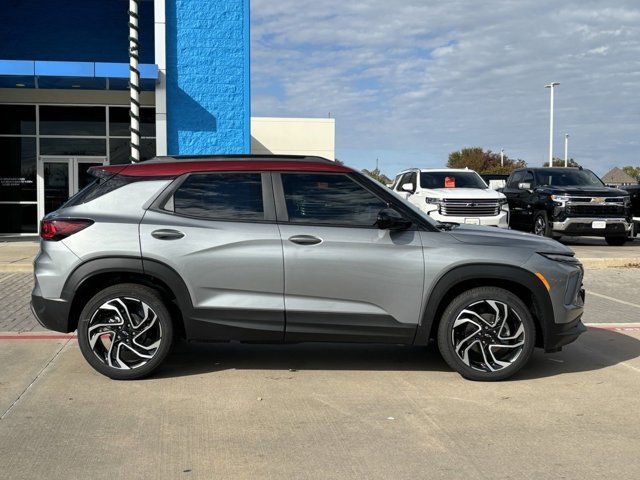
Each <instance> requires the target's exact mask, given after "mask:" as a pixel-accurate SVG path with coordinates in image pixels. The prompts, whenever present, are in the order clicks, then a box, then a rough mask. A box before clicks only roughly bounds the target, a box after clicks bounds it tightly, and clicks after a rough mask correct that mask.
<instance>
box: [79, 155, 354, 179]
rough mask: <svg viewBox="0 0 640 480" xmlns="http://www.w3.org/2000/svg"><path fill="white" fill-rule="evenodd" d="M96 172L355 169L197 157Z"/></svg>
mask: <svg viewBox="0 0 640 480" xmlns="http://www.w3.org/2000/svg"><path fill="white" fill-rule="evenodd" d="M91 170H93V171H96V170H98V171H103V172H108V173H113V174H116V173H119V174H120V175H125V176H128V177H178V176H180V175H182V174H184V173H192V172H221V171H224V172H232V171H233V172H238V171H254V172H255V171H261V172H265V171H281V172H291V171H294V172H340V173H348V172H352V171H353V170H351V169H350V168H348V167H345V166H344V165H340V164H339V163H334V162H330V161H309V160H282V159H273V160H251V159H248V160H198V161H176V162H168V161H162V162H141V163H135V164H130V165H109V166H100V167H92V168H91Z"/></svg>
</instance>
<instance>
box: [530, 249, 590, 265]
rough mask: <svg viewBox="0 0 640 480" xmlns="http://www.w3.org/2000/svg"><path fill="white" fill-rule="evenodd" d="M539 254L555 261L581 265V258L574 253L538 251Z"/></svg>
mask: <svg viewBox="0 0 640 480" xmlns="http://www.w3.org/2000/svg"><path fill="white" fill-rule="evenodd" d="M538 254H540V255H542V256H543V257H545V258H548V259H549V260H553V261H554V262H561V263H568V264H570V265H580V260H578V259H577V258H576V257H574V256H573V254H572V253H567V254H563V253H542V252H538Z"/></svg>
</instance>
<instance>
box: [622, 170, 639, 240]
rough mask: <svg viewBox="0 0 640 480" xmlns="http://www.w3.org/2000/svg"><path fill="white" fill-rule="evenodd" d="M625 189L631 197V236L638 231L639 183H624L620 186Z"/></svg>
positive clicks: (635, 234)
mask: <svg viewBox="0 0 640 480" xmlns="http://www.w3.org/2000/svg"><path fill="white" fill-rule="evenodd" d="M620 188H622V189H623V190H626V191H627V192H628V193H629V197H631V215H632V216H633V224H634V227H633V234H632V235H633V236H637V235H638V233H639V232H640V183H637V184H635V185H625V186H624V187H620Z"/></svg>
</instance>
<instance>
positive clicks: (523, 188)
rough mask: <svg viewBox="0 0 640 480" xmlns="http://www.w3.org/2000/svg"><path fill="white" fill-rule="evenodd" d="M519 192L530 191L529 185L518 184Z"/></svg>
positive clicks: (525, 183)
mask: <svg viewBox="0 0 640 480" xmlns="http://www.w3.org/2000/svg"><path fill="white" fill-rule="evenodd" d="M518 189H519V190H531V184H530V183H529V182H522V183H519V184H518Z"/></svg>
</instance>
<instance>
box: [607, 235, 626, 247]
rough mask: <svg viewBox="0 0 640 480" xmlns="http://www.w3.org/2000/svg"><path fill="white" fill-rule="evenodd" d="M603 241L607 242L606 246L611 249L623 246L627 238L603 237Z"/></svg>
mask: <svg viewBox="0 0 640 480" xmlns="http://www.w3.org/2000/svg"><path fill="white" fill-rule="evenodd" d="M604 239H605V241H606V242H607V244H608V245H611V246H613V247H620V246H622V245H624V244H625V243H626V242H627V240H628V238H627V237H626V236H625V237H621V236H617V237H604Z"/></svg>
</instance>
